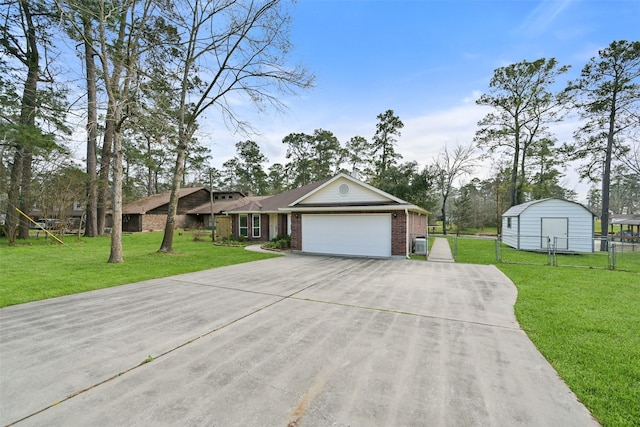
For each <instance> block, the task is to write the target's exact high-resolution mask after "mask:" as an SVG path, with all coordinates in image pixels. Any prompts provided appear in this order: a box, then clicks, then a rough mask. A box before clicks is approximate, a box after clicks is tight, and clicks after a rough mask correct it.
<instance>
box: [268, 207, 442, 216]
mask: <svg viewBox="0 0 640 427" xmlns="http://www.w3.org/2000/svg"><path fill="white" fill-rule="evenodd" d="M294 210H295V211H296V212H354V211H377V212H389V211H404V210H407V211H409V212H416V213H421V214H424V215H427V214H428V213H429V212H427V211H426V210H424V209H422V208H421V207H418V206H416V205H373V206H371V205H364V206H359V205H347V206H330V205H327V206H313V207H310V206H306V207H304V206H296V207H294V208H280V212H281V213H282V212H289V213H290V212H292V211H294Z"/></svg>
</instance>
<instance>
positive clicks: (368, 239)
mask: <svg viewBox="0 0 640 427" xmlns="http://www.w3.org/2000/svg"><path fill="white" fill-rule="evenodd" d="M302 251H303V252H311V253H319V254H334V255H356V256H372V257H390V256H391V215H390V214H331V215H302Z"/></svg>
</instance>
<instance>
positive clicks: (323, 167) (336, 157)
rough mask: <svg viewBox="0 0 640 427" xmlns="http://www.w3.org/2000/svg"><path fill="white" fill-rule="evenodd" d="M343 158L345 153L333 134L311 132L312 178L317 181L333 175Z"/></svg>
mask: <svg viewBox="0 0 640 427" xmlns="http://www.w3.org/2000/svg"><path fill="white" fill-rule="evenodd" d="M344 157H345V151H344V149H343V148H342V146H341V145H340V141H338V138H337V137H336V136H335V135H334V134H333V132H331V131H328V130H324V129H316V130H315V131H314V132H313V163H312V165H313V176H312V181H319V180H321V179H324V178H328V177H330V176H333V175H335V174H336V173H338V171H339V170H340V165H341V164H342V161H343V159H344Z"/></svg>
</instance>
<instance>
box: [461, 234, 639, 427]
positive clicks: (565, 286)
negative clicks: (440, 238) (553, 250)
mask: <svg viewBox="0 0 640 427" xmlns="http://www.w3.org/2000/svg"><path fill="white" fill-rule="evenodd" d="M457 250H458V259H457V262H465V263H474V264H496V262H495V241H493V240H479V239H475V240H474V239H458V243H457ZM503 255H504V254H503ZM509 256H510V257H512V258H511V260H512V261H513V262H516V261H517V262H523V263H529V264H545V263H546V254H536V253H529V252H523V251H517V253H516V252H514V253H510V254H509ZM595 256H596V255H586V256H584V257H582V258H581V256H579V255H564V256H563V258H562V259H561V260H559V261H558V263H559V264H560V265H563V264H564V265H567V264H569V263H571V264H573V265H575V264H577V263H578V262H577V260H578V259H580V260H581V261H580V263H582V261H583V260H589V259H591V257H595ZM639 256H640V252H635V253H625V254H624V257H625V258H624V262H625V264H624V267H625V268H626V269H627V271H611V270H606V269H603V268H600V269H594V268H584V267H583V268H571V267H553V266H547V265H527V264H506V263H499V264H496V265H497V267H498V268H499V269H500V270H501V271H502V272H503V273H504V274H506V275H507V276H508V277H509V278H510V279H511V280H512V281H513V283H515V285H516V287H517V288H518V300H517V302H516V305H515V314H516V317H517V319H518V322H519V323H520V326H521V327H522V329H523V330H524V331H525V332H526V333H527V335H528V336H529V337H530V338H531V341H533V343H534V344H535V345H536V347H537V348H538V349H539V350H540V352H541V353H542V354H543V355H544V356H545V357H546V358H547V360H548V361H549V362H550V363H551V365H553V367H554V368H555V369H556V371H557V372H558V373H559V374H560V376H561V377H562V379H563V380H564V381H565V382H566V383H567V385H568V386H569V387H570V388H571V390H573V391H574V392H575V393H576V395H577V396H578V398H579V399H580V401H582V402H583V403H584V404H585V405H586V406H587V408H589V410H590V411H591V413H592V414H593V415H594V416H595V417H596V418H597V419H598V420H599V421H600V423H601V424H602V425H603V426H638V425H640V424H639V421H638V420H640V403H639V402H640V274H638V273H637V271H640V258H639ZM576 257H578V258H576ZM597 261H598V262H600V263H601V259H600V258H598V259H597ZM587 264H588V263H587ZM604 266H606V255H605V262H604Z"/></svg>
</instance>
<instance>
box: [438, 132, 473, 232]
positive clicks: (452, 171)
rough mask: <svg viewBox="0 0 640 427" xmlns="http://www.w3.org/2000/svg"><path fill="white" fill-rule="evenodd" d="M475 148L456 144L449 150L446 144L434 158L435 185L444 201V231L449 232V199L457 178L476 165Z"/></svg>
mask: <svg viewBox="0 0 640 427" xmlns="http://www.w3.org/2000/svg"><path fill="white" fill-rule="evenodd" d="M474 156H475V148H474V146H473V145H456V146H455V147H454V148H453V150H451V151H450V150H449V148H447V145H446V144H443V145H442V149H441V151H440V153H439V154H438V156H437V157H436V158H435V159H434V160H433V164H432V170H433V175H434V177H435V185H436V188H437V189H438V192H439V193H440V200H441V202H442V205H441V209H440V212H441V213H442V232H443V233H444V234H447V222H448V220H447V210H446V208H447V200H448V199H449V196H450V195H451V194H452V192H453V190H454V187H453V185H454V183H455V182H456V180H457V179H458V178H460V177H462V176H464V175H468V174H470V173H471V172H472V171H473V168H474V167H475V160H476V159H475V157H474Z"/></svg>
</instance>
